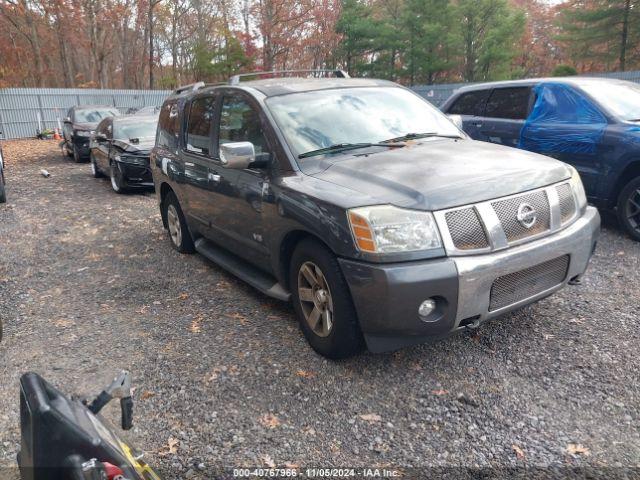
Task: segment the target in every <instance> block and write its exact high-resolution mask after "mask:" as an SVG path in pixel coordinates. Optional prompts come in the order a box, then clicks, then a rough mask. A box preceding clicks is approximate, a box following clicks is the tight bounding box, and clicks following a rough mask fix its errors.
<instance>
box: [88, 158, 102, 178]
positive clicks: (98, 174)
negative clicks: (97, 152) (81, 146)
mask: <svg viewBox="0 0 640 480" xmlns="http://www.w3.org/2000/svg"><path fill="white" fill-rule="evenodd" d="M91 175H92V176H93V178H101V177H103V175H102V172H101V171H100V170H99V169H98V165H96V157H94V156H93V153H92V154H91Z"/></svg>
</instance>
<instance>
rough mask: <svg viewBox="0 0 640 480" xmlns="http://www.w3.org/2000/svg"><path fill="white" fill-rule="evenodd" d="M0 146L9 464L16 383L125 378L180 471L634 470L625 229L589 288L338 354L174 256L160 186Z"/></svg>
mask: <svg viewBox="0 0 640 480" xmlns="http://www.w3.org/2000/svg"><path fill="white" fill-rule="evenodd" d="M4 149H5V156H6V157H7V164H8V165H7V171H6V176H7V181H8V185H7V193H8V198H9V203H8V204H6V205H0V317H1V318H2V319H3V321H4V323H5V338H4V340H3V342H2V344H1V345H0V375H1V377H0V378H1V382H2V383H1V384H2V387H3V388H2V389H1V390H0V465H7V466H11V465H14V459H15V454H16V452H17V450H18V448H19V441H20V435H19V429H18V378H19V376H20V374H21V373H23V372H26V371H28V370H33V371H36V372H39V373H41V374H42V375H44V376H45V377H46V378H47V379H48V380H50V381H51V382H52V383H54V384H56V385H59V386H60V387H62V388H63V389H64V390H66V391H68V392H75V393H80V394H92V393H97V392H98V391H99V390H100V388H101V387H102V386H103V384H105V383H106V382H107V381H108V380H109V379H110V377H111V376H112V374H114V372H116V370H117V369H119V368H122V367H126V368H129V369H130V370H131V371H132V372H133V374H134V382H135V385H136V386H137V390H136V392H135V397H136V406H135V425H136V427H135V429H134V430H133V431H132V432H131V433H130V435H129V437H130V438H131V439H132V440H133V442H134V443H136V444H137V445H138V446H139V447H140V448H142V449H144V450H145V451H146V452H147V457H146V458H147V460H148V462H149V463H151V464H152V465H155V466H157V467H158V469H159V470H160V471H161V472H162V473H163V474H164V475H165V476H166V477H167V478H177V477H183V478H189V477H193V476H196V477H197V476H203V477H208V476H210V475H211V474H212V472H214V471H215V470H217V469H219V468H222V467H225V468H228V467H231V468H232V467H237V466H273V465H277V466H287V465H288V466H294V465H298V466H303V467H308V466H317V467H328V466H335V467H347V466H359V467H371V466H393V467H407V470H406V471H411V470H410V469H409V467H427V466H428V467H460V466H464V467H477V466H479V467H496V468H501V467H516V466H529V467H545V468H546V467H556V468H559V469H562V468H563V467H566V466H589V467H594V468H597V469H598V470H597V472H599V473H600V474H602V475H603V476H607V477H609V478H611V477H614V476H618V475H621V474H622V470H621V468H622V467H624V468H635V469H636V470H635V474H639V473H638V472H640V470H638V469H640V428H639V427H640V414H639V413H638V407H639V406H640V403H639V402H640V368H638V358H639V355H638V354H639V353H640V347H639V345H640V342H639V340H640V333H639V332H640V329H638V321H639V320H640V310H639V307H638V306H639V304H640V293H639V290H638V285H640V244H638V243H634V242H632V241H631V240H629V239H628V238H627V237H625V236H624V235H623V234H622V233H621V232H620V231H618V230H617V229H616V227H615V225H610V226H606V227H605V228H604V230H603V235H602V239H601V242H600V245H599V248H598V251H597V254H596V256H595V258H594V259H593V262H592V265H591V268H590V270H589V273H588V276H587V277H586V279H585V281H584V284H583V285H582V286H579V287H568V288H567V289H566V290H564V291H563V292H561V293H559V294H557V295H555V296H552V297H550V298H548V299H546V300H543V301H541V302H539V303H538V304H536V305H534V306H531V307H529V308H526V309H524V310H523V311H521V312H518V313H517V314H514V315H510V316H507V317H505V318H502V319H499V320H496V321H493V322H491V323H488V324H486V325H484V326H483V328H481V329H480V330H479V331H478V332H476V333H465V334H462V335H458V336H456V337H454V338H451V339H448V340H446V341H442V342H440V343H437V344H434V345H424V346H419V347H415V348H410V349H406V350H403V351H400V352H396V353H395V354H389V355H371V354H364V355H362V356H360V357H358V358H355V359H351V360H348V361H343V362H339V363H335V362H330V361H327V360H324V359H322V358H321V357H319V356H318V355H316V354H315V353H314V352H313V351H312V350H311V349H310V348H309V347H308V346H307V344H306V343H305V341H304V339H303V337H302V335H301V334H300V332H299V331H298V327H297V324H296V322H295V320H294V316H293V313H292V310H291V308H290V307H289V306H288V305H287V304H281V303H278V302H276V301H273V300H270V299H268V298H267V297H264V296H263V295H261V294H259V293H257V292H256V291H254V290H252V289H251V288H250V287H248V286H246V285H245V284H243V283H242V282H240V281H238V280H236V279H235V278H233V277H232V276H230V275H228V274H227V273H225V272H224V271H222V270H220V269H219V268H217V267H216V266H213V265H211V264H210V263H208V262H207V261H206V260H204V259H203V258H202V257H200V256H198V255H191V256H183V255H180V254H178V253H176V252H175V251H173V250H172V249H171V248H170V245H169V241H168V239H167V238H166V235H165V232H164V230H163V229H162V225H161V221H160V216H159V213H158V209H157V206H156V202H155V198H154V196H153V195H152V194H151V193H146V194H132V195H116V194H114V193H113V192H112V191H111V188H110V185H109V183H108V182H107V181H106V180H95V179H93V178H91V176H90V174H89V165H88V164H80V165H77V164H74V163H72V162H71V161H69V160H66V159H63V158H62V156H61V155H60V153H59V152H58V150H57V147H56V144H55V143H54V142H37V141H21V142H6V143H5V145H4ZM41 168H46V169H47V170H48V171H49V172H50V173H51V177H50V178H44V177H42V176H41V175H40V174H39V171H40V169H41ZM118 414H119V412H118V410H117V408H116V407H113V408H110V409H109V410H108V411H107V416H109V417H112V418H114V419H116V418H117V415H118ZM170 443H171V445H173V447H172V449H170V448H169V444H170ZM170 450H171V451H170ZM562 471H563V470H557V471H556V472H562ZM632 475H633V473H632ZM0 476H1V475H0Z"/></svg>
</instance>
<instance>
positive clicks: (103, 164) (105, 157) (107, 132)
mask: <svg viewBox="0 0 640 480" xmlns="http://www.w3.org/2000/svg"><path fill="white" fill-rule="evenodd" d="M98 134H102V135H104V136H105V137H106V140H101V141H97V140H96V141H95V142H94V145H95V148H94V149H93V152H92V153H93V158H94V159H95V161H96V164H97V166H98V168H99V169H100V170H101V171H102V172H105V173H108V172H109V151H110V148H111V141H112V140H113V119H112V118H105V119H104V120H102V122H100V123H99V124H98V126H97V127H96V135H98Z"/></svg>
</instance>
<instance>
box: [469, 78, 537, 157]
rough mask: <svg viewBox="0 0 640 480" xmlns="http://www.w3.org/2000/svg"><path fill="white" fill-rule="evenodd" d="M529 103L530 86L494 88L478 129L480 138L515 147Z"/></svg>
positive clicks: (517, 143)
mask: <svg viewBox="0 0 640 480" xmlns="http://www.w3.org/2000/svg"><path fill="white" fill-rule="evenodd" d="M530 105H531V88H530V87H529V86H525V87H508V88H496V89H494V90H493V91H492V92H491V95H490V96H489V99H488V100H487V104H486V106H485V111H484V115H483V118H482V119H480V121H479V123H480V125H479V127H478V129H479V131H480V137H481V139H482V140H485V141H488V142H491V143H497V144H500V145H505V146H507V147H517V146H518V145H519V143H520V132H521V130H522V127H523V126H524V124H525V120H526V118H527V115H528V113H529V107H530Z"/></svg>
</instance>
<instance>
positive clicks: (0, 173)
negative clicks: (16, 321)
mask: <svg viewBox="0 0 640 480" xmlns="http://www.w3.org/2000/svg"><path fill="white" fill-rule="evenodd" d="M0 133H1V132H0ZM5 185H6V181H5V179H4V154H3V153H2V145H0V203H5V202H6V201H7V192H6V191H5V188H4V187H5ZM0 338H2V337H1V336H0Z"/></svg>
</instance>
